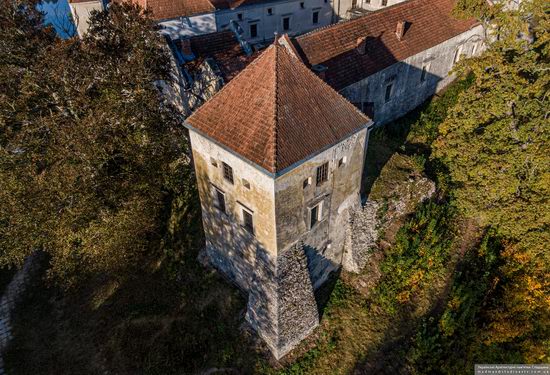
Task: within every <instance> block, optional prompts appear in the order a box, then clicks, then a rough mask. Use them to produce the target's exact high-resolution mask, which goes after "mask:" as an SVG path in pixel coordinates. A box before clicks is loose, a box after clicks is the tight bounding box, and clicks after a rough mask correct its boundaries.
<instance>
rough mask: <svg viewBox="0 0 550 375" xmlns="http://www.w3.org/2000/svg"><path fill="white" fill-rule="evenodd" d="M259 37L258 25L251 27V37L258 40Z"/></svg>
mask: <svg viewBox="0 0 550 375" xmlns="http://www.w3.org/2000/svg"><path fill="white" fill-rule="evenodd" d="M257 36H258V24H255V23H254V24H252V25H250V37H251V38H256V37H257Z"/></svg>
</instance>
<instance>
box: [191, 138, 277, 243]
mask: <svg viewBox="0 0 550 375" xmlns="http://www.w3.org/2000/svg"><path fill="white" fill-rule="evenodd" d="M189 134H190V139H191V147H192V149H193V158H194V162H195V169H196V172H197V182H198V184H199V193H200V194H201V196H200V198H201V205H202V209H203V222H204V224H205V232H207V233H208V231H207V230H206V229H207V228H206V227H207V226H208V225H209V224H208V221H205V220H204V219H205V215H206V214H207V213H208V212H214V213H216V212H219V211H216V210H213V207H212V204H213V197H214V195H213V194H214V192H213V189H212V188H211V187H210V186H207V185H206V184H214V185H215V186H217V187H218V188H220V189H221V190H222V191H223V192H224V193H225V199H226V205H227V211H228V215H227V217H224V215H221V214H220V215H216V217H214V218H212V217H208V219H209V220H213V221H215V222H217V223H218V224H220V225H221V226H222V227H224V228H225V230H227V233H230V234H231V235H232V236H233V239H237V238H239V237H241V238H247V236H242V234H243V228H242V226H241V204H240V203H242V204H243V205H245V206H246V207H247V208H249V209H250V210H252V211H253V212H254V227H255V232H256V233H255V238H254V241H251V242H255V243H256V242H257V245H260V246H262V247H263V248H265V249H266V250H267V251H268V252H269V253H272V254H276V238H275V237H276V234H275V207H274V196H275V194H274V180H273V178H272V177H271V176H269V175H268V174H267V173H265V172H263V171H261V170H260V169H258V168H257V167H255V166H253V165H252V164H251V163H249V162H247V161H245V160H244V159H242V158H240V157H238V156H236V155H235V154H234V153H232V152H229V151H227V150H226V149H224V148H222V147H221V146H220V145H218V144H217V143H215V142H213V141H211V140H209V139H207V138H206V137H204V136H202V135H200V134H198V133H197V132H196V131H193V130H190V131H189ZM210 158H213V159H214V160H216V161H217V164H218V165H217V167H215V166H213V165H212V163H211V160H210ZM199 159H200V160H199ZM201 160H202V161H201ZM222 162H225V163H226V164H228V165H229V166H231V167H232V168H233V177H234V184H233V185H232V184H231V183H229V182H228V181H226V180H225V179H224V178H223V170H222ZM205 178H206V179H207V180H205ZM243 178H244V179H246V180H247V181H248V182H249V184H250V189H247V188H246V187H244V185H243V181H242V179H243ZM239 202H240V203H239ZM233 239H229V242H228V244H232V247H234V248H238V247H239V246H241V244H240V243H233ZM251 240H252V239H251ZM208 241H209V238H207V242H208ZM220 250H222V249H220ZM225 250H227V251H233V249H230V248H228V249H225Z"/></svg>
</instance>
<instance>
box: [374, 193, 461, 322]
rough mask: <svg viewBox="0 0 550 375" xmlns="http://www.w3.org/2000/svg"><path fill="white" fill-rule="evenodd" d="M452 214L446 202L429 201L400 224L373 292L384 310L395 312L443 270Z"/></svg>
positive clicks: (449, 238)
mask: <svg viewBox="0 0 550 375" xmlns="http://www.w3.org/2000/svg"><path fill="white" fill-rule="evenodd" d="M452 217H453V213H452V210H451V209H450V208H449V206H448V205H447V204H445V203H443V204H441V203H438V202H434V201H429V202H427V203H425V204H423V205H422V206H421V207H420V209H419V210H418V211H417V213H416V214H415V215H414V216H413V217H412V218H411V219H410V220H409V221H408V222H407V223H405V224H404V225H403V227H401V229H400V230H399V232H398V233H397V235H396V243H395V245H394V246H393V247H392V248H391V249H390V250H389V253H388V254H387V256H386V258H385V259H384V261H383V262H382V263H381V265H380V269H381V272H382V274H383V275H384V277H383V279H382V281H381V282H380V283H379V285H378V286H377V287H376V289H375V291H374V293H373V295H374V300H375V302H376V303H378V304H380V306H382V307H383V308H384V309H385V310H386V311H388V312H390V313H395V312H396V311H397V309H398V307H399V306H400V305H404V304H406V303H408V302H411V301H412V300H414V298H415V295H416V294H417V293H419V292H420V291H422V290H424V289H425V287H426V285H427V284H428V283H429V282H430V281H431V280H433V278H434V276H436V275H439V274H441V273H442V272H443V270H444V268H445V265H446V263H447V261H448V259H449V249H450V247H451V244H452V241H453V234H452V231H451V227H450V221H451V219H452Z"/></svg>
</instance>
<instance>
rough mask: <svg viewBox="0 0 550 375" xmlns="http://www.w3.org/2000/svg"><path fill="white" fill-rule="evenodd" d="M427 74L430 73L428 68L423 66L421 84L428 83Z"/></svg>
mask: <svg viewBox="0 0 550 375" xmlns="http://www.w3.org/2000/svg"><path fill="white" fill-rule="evenodd" d="M427 72H428V67H427V66H423V67H422V73H420V82H425V81H426V73H427Z"/></svg>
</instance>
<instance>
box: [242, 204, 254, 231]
mask: <svg viewBox="0 0 550 375" xmlns="http://www.w3.org/2000/svg"><path fill="white" fill-rule="evenodd" d="M243 227H244V229H246V230H247V231H248V232H249V233H250V234H254V218H253V217H252V212H250V211H248V210H247V209H245V208H243Z"/></svg>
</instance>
